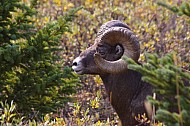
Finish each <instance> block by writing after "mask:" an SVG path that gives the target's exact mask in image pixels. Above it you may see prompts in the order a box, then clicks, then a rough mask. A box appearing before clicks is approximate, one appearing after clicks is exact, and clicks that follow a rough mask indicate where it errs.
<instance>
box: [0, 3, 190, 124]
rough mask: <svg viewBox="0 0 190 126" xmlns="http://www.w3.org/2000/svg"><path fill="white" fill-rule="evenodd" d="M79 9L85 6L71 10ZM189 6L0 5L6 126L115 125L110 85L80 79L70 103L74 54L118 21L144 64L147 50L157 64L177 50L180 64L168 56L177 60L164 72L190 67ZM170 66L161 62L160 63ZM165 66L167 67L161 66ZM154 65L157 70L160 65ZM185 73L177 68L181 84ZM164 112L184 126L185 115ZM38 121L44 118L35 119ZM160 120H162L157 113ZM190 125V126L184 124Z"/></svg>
mask: <svg viewBox="0 0 190 126" xmlns="http://www.w3.org/2000/svg"><path fill="white" fill-rule="evenodd" d="M188 2H189V1H188ZM160 5H162V6H164V7H166V8H168V9H169V10H168V9H166V8H164V7H162V6H160ZM81 6H83V9H80V10H78V9H74V10H70V9H71V8H76V7H81ZM188 6H189V3H183V4H182V3H181V2H179V1H177V0H169V1H168V2H166V3H159V4H157V1H156V0H149V1H147V0H138V1H136V0H130V1H127V2H126V1H120V0H105V1H100V0H86V1H76V0H40V1H37V0H34V1H33V2H29V0H22V1H19V0H1V4H0V38H1V41H0V64H1V66H0V92H1V93H0V101H2V103H1V106H2V111H0V113H1V116H0V121H1V124H3V123H4V124H5V123H14V124H22V125H24V124H26V125H28V124H30V125H32V124H33V125H37V124H38V125H53V124H54V125H58V126H59V125H65V123H66V124H68V125H81V126H82V125H114V124H117V123H118V121H117V116H116V114H115V113H114V110H112V109H111V106H110V105H109V103H108V101H106V94H105V91H104V87H103V85H102V82H101V81H100V79H99V77H98V76H96V77H94V76H93V77H92V76H86V77H81V80H82V82H81V83H82V84H84V85H83V86H82V88H81V89H80V90H78V91H77V94H76V95H72V97H73V101H72V102H68V105H65V104H64V103H66V102H67V101H68V100H69V99H70V96H71V95H70V94H73V93H74V92H75V91H76V88H75V87H76V86H77V77H76V75H75V74H73V73H72V72H71V70H70V68H68V67H66V66H70V64H71V62H72V60H73V59H74V58H75V56H77V55H78V54H79V53H80V52H81V51H82V50H85V49H86V47H88V46H89V45H91V44H93V43H94V38H95V36H96V33H97V31H98V29H99V27H100V26H101V25H102V24H103V23H105V22H107V21H109V20H112V19H119V20H122V21H123V22H125V23H127V24H128V25H129V26H130V27H131V29H132V30H133V31H134V32H135V33H136V34H137V36H138V38H139V41H140V44H141V51H142V52H141V57H140V62H142V63H143V62H146V60H145V59H147V58H146V56H145V55H144V52H150V53H156V54H157V55H156V56H155V55H154V56H153V59H155V57H156V58H158V57H159V58H160V57H162V56H164V55H165V54H166V53H168V52H172V51H175V56H176V57H177V59H178V61H180V62H178V64H175V62H174V61H175V60H173V57H172V56H171V55H168V56H166V58H165V59H164V58H163V60H166V61H168V60H169V61H171V62H169V64H168V65H169V66H166V68H170V66H174V65H177V66H179V67H182V68H184V69H186V70H190V67H189V66H190V65H189V62H190V52H189V48H190V45H189V41H190V27H189V26H190V24H189V18H187V17H188V16H189V15H188V11H189V8H188ZM184 7H185V8H186V9H184ZM170 10H172V11H174V12H175V13H176V14H175V13H173V12H172V11H170ZM75 15H77V17H75ZM74 17H75V18H74ZM73 18H74V19H73ZM71 31H72V33H71ZM168 57H169V58H168ZM151 58H152V57H151V56H150V58H148V59H149V60H148V61H147V62H149V61H150V62H151V63H152V62H153V65H154V61H155V60H153V59H151ZM166 61H164V62H162V60H160V61H159V62H157V63H167V62H166ZM145 66H146V64H145ZM159 67H161V68H162V67H163V68H165V66H162V65H161V66H159ZM151 68H152V69H154V70H155V71H156V70H157V68H156V67H152V66H151ZM142 69H144V68H142ZM173 69H175V67H174V68H173ZM176 70H178V68H176ZM158 71H159V70H158ZM167 72H168V71H164V72H161V73H164V74H166V76H165V77H166V79H167V78H168V76H171V75H170V74H169V73H171V72H170V71H169V73H167ZM146 74H147V73H145V75H146ZM171 74H175V73H171ZM185 75H186V74H185ZM185 75H184V73H183V72H182V71H181V70H179V76H178V78H179V82H180V83H179V84H181V80H180V79H182V78H184V76H185ZM150 77H151V76H150ZM159 77H162V76H159ZM172 77H173V75H172ZM157 79H159V78H157ZM187 79H189V78H187ZM159 81H160V80H159ZM167 82H168V81H167ZM172 82H173V81H172ZM168 83H169V82H168ZM173 83H174V82H173ZM166 87H167V86H166ZM173 88H175V87H173ZM173 88H172V89H173ZM159 90H160V88H158V92H159ZM187 90H188V89H187ZM180 92H181V91H180ZM174 95H175V94H174ZM149 99H151V98H149ZM187 99H188V97H187ZM12 100H13V101H12ZM151 100H152V103H154V104H155V105H156V103H159V104H161V103H160V101H159V102H157V101H155V100H153V99H151ZM166 100H167V99H166ZM183 100H185V101H183ZM183 100H182V102H183V103H184V105H185V106H184V110H186V108H187V106H189V104H188V105H187V106H186V99H185V98H184V99H183ZM188 100H189V99H188ZM188 100H187V101H188ZM11 101H12V102H11ZM164 103H165V104H164V106H162V110H163V109H164V110H167V105H168V103H167V101H164ZM187 103H189V101H188V102H187ZM52 112H53V113H52ZM162 112H163V111H160V113H162ZM164 112H165V116H166V115H167V116H168V115H170V116H168V117H171V118H170V119H172V120H174V119H176V120H177V121H175V122H173V123H171V124H172V125H175V124H176V125H177V123H181V122H180V120H179V119H181V117H180V115H177V114H174V115H173V114H171V113H167V112H166V111H164ZM44 114H46V115H45V116H43V117H39V116H41V115H44ZM162 114H163V113H162ZM179 114H180V113H179ZM185 114H186V115H188V113H185ZM36 117H38V119H37V120H34V119H36ZM160 117H161V116H160ZM173 117H174V118H173ZM184 117H186V116H184ZM178 118H179V119H178ZM29 119H31V120H29ZM157 119H160V118H159V114H158V116H157ZM170 119H169V120H170ZM144 120H146V117H144V115H141V116H139V121H144ZM36 121H37V122H36ZM160 121H161V122H164V123H165V124H167V125H170V123H167V121H168V120H163V119H162V118H161V119H160ZM187 121H188V120H187ZM186 124H189V122H187V123H186V122H184V125H186ZM154 125H162V124H161V123H159V124H154Z"/></svg>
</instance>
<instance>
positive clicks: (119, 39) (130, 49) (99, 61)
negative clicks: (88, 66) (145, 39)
mask: <svg viewBox="0 0 190 126" xmlns="http://www.w3.org/2000/svg"><path fill="white" fill-rule="evenodd" d="M99 37H100V38H99V42H100V43H107V44H109V45H111V46H115V45H118V44H120V45H122V46H123V48H124V54H123V56H122V57H121V59H119V60H117V61H108V60H105V59H103V58H102V57H101V56H100V54H99V53H95V55H94V60H95V63H96V65H97V66H98V67H99V68H100V69H102V70H103V71H105V72H107V73H120V72H123V71H126V70H127V63H126V61H124V60H123V57H124V56H127V57H129V58H132V59H133V60H134V61H138V59H139V56H140V45H139V42H138V39H137V37H136V36H135V35H134V33H133V32H132V31H131V30H130V29H128V28H125V27H111V28H109V29H108V30H106V31H105V32H103V34H102V35H101V36H99Z"/></svg>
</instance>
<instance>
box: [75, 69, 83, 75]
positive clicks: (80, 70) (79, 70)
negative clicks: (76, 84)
mask: <svg viewBox="0 0 190 126" xmlns="http://www.w3.org/2000/svg"><path fill="white" fill-rule="evenodd" d="M74 71H75V73H77V74H83V70H82V69H77V70H76V69H74Z"/></svg>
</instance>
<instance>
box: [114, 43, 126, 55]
mask: <svg viewBox="0 0 190 126" xmlns="http://www.w3.org/2000/svg"><path fill="white" fill-rule="evenodd" d="M123 52H124V50H123V47H122V46H121V45H117V46H116V47H115V54H116V55H118V56H121V55H123Z"/></svg>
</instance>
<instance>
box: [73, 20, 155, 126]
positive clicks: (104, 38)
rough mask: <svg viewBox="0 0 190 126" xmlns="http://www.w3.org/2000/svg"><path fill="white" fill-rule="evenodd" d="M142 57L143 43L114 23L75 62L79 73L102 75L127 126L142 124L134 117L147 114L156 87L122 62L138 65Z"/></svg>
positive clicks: (119, 114) (100, 32) (98, 35)
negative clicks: (150, 97)
mask: <svg viewBox="0 0 190 126" xmlns="http://www.w3.org/2000/svg"><path fill="white" fill-rule="evenodd" d="M139 55H140V46H139V42H138V40H137V37H136V36H135V35H134V33H133V32H132V31H131V29H130V28H129V27H128V26H127V25H126V24H124V23H122V22H121V21H119V20H112V21H109V22H107V23H105V24H104V25H102V26H101V28H100V31H99V32H98V34H97V37H96V39H95V43H94V45H92V46H91V47H89V48H88V49H87V50H85V51H84V52H82V53H81V54H80V56H79V57H77V58H76V59H75V60H74V61H73V66H72V68H73V69H74V71H75V72H76V73H78V74H97V75H100V77H101V79H102V81H103V83H104V85H105V88H106V91H107V93H108V95H109V97H110V102H111V104H112V106H113V108H114V109H115V111H116V112H117V114H118V116H119V118H120V120H121V123H122V125H123V126H134V125H137V124H138V122H137V121H136V120H135V118H134V117H135V116H137V114H143V113H146V109H145V106H144V101H145V100H146V97H147V95H152V86H151V85H150V84H147V83H145V82H143V81H141V74H140V73H138V72H136V71H133V70H129V69H128V68H127V63H126V62H125V61H124V60H123V59H122V57H123V56H127V57H130V58H132V59H133V60H134V61H136V62H138V59H139Z"/></svg>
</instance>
